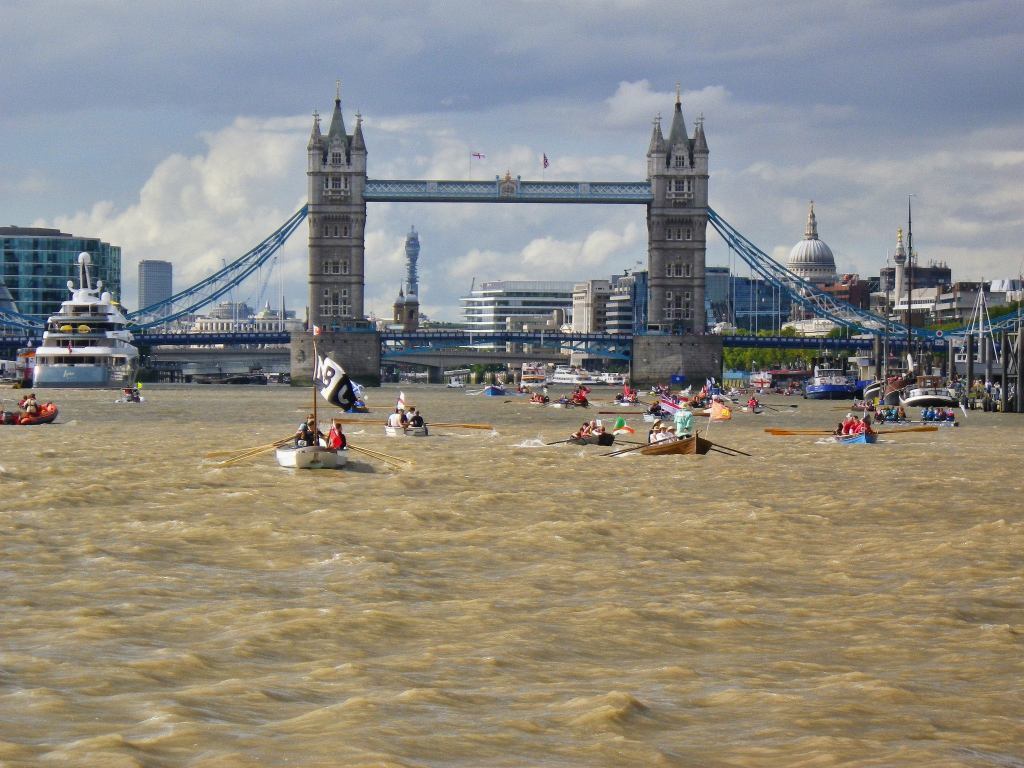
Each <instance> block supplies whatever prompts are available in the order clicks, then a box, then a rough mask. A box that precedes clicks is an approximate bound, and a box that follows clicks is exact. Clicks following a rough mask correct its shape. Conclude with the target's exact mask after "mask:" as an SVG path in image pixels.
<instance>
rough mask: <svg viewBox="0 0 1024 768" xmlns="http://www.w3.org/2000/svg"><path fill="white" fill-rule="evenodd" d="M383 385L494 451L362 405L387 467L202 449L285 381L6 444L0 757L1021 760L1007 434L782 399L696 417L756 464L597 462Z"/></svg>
mask: <svg viewBox="0 0 1024 768" xmlns="http://www.w3.org/2000/svg"><path fill="white" fill-rule="evenodd" d="M403 388H404V389H405V391H406V394H407V396H408V399H409V400H413V401H415V403H416V405H418V406H420V407H421V409H422V410H423V411H424V413H425V415H426V417H427V419H428V421H458V422H487V423H491V424H493V425H494V427H495V431H494V432H493V433H492V432H489V431H485V430H484V431H470V430H449V429H444V430H442V429H435V430H434V431H435V432H436V433H437V434H436V435H435V436H433V437H431V438H429V439H427V440H415V439H404V440H400V439H391V440H389V439H387V438H385V437H383V435H382V434H380V432H382V430H381V429H380V428H379V427H378V426H376V424H377V423H380V422H381V421H382V420H383V418H384V416H385V415H386V413H387V410H388V406H389V405H390V404H391V403H392V402H393V399H394V395H395V392H396V390H397V388H384V389H382V390H379V391H378V390H374V391H372V392H371V405H375V406H378V407H379V408H380V410H379V411H378V414H379V419H377V421H376V422H375V423H374V426H367V427H365V428H362V427H359V426H350V427H349V428H348V429H347V431H348V432H349V434H350V439H351V440H352V442H353V444H355V445H360V446H363V447H366V448H371V449H376V450H381V451H385V452H387V453H389V454H392V455H396V456H402V457H406V458H410V459H413V460H414V462H415V463H414V464H413V465H412V466H411V467H409V468H407V469H404V470H394V469H390V468H389V467H388V466H387V465H384V464H381V463H378V462H376V461H373V460H369V459H366V458H365V457H360V456H352V460H351V463H350V464H349V467H348V468H346V469H345V470H342V471H339V472H329V473H324V472H319V473H314V472H305V473H293V472H289V471H288V470H283V469H279V468H278V467H277V466H276V464H275V462H274V460H273V458H272V456H271V455H269V454H266V455H263V456H261V457H258V458H256V459H254V460H252V461H249V462H246V463H243V464H240V465H238V466H235V467H228V468H218V467H216V466H214V464H213V463H212V462H209V461H204V460H203V454H205V453H206V452H210V451H215V450H222V449H229V448H239V447H245V446H249V445H258V444H261V443H266V442H269V441H271V440H273V439H275V438H278V437H281V436H283V435H286V434H288V433H290V432H291V431H292V430H293V429H294V427H295V426H296V425H297V423H298V421H299V420H300V419H301V417H302V416H303V415H304V413H305V411H306V409H308V407H309V396H308V394H307V393H305V392H303V391H301V390H293V389H290V388H281V387H244V388H237V387H236V388H232V387H225V388H218V387H198V386H197V387H193V388H163V389H161V388H152V389H147V390H144V392H145V394H146V395H147V397H148V398H149V399H148V402H146V403H145V404H143V405H142V406H124V405H114V404H113V399H114V398H115V397H116V396H117V393H111V392H73V391H67V392H48V393H46V394H47V396H52V397H54V398H55V399H57V400H58V401H59V404H60V406H61V417H60V422H62V423H60V424H57V425H53V426H50V427H33V428H21V427H0V492H2V496H0V542H2V553H3V557H2V560H0V571H2V576H3V590H2V591H0V608H2V614H0V622H2V624H0V764H2V765H9V766H23V765H47V764H58V765H72V766H79V765H80V766H86V765H89V766H100V765H102V766H219V767H220V766H248V765H285V764H287V765H302V766H314V765H321V766H335V765H345V766H371V765H372V766H467V767H468V766H480V765H488V766H526V765H530V766H536V765H550V766H872V765H877V766H893V765H927V766H1024V720H1022V715H1024V684H1022V682H1021V681H1022V680H1024V663H1022V662H1024V654H1022V651H1024V591H1022V587H1024V582H1022V573H1024V572H1022V566H1024V556H1022V552H1024V514H1022V505H1021V495H1020V494H1021V491H1020V488H1021V484H1022V479H1021V470H1022V464H1024V463H1022V461H1021V450H1022V444H1024V419H1021V418H1020V417H1016V416H999V415H994V414H983V413H980V412H977V413H974V412H972V414H971V416H970V418H969V419H967V420H966V424H964V426H962V427H961V428H958V429H947V430H942V431H940V432H937V433H930V434H907V435H900V436H898V437H893V438H891V441H890V442H883V443H880V444H879V445H876V446H859V447H844V446H832V445H821V444H818V443H816V442H815V438H813V437H786V438H780V437H771V436H769V435H767V434H765V433H764V432H763V431H762V430H763V428H764V427H766V426H793V427H816V426H827V425H831V424H834V422H835V421H836V420H837V419H838V418H839V417H840V416H841V415H842V414H840V413H838V412H837V411H835V410H833V408H834V405H833V404H831V403H810V402H807V401H803V400H797V401H793V400H784V399H781V398H779V399H778V400H777V401H773V402H775V403H776V404H778V405H781V406H786V405H788V404H792V403H794V402H795V403H797V404H798V405H799V407H798V408H795V409H792V408H788V407H783V409H782V410H781V411H777V412H770V413H766V414H764V415H761V416H752V415H746V414H737V415H736V418H735V419H734V421H733V422H732V423H728V424H715V425H713V426H712V428H711V432H710V437H711V438H712V439H713V440H716V441H718V442H721V443H722V444H725V445H728V446H732V447H736V448H740V449H742V450H744V451H748V452H750V453H752V454H753V457H752V458H749V459H748V458H743V457H740V458H728V457H726V456H723V455H720V454H710V455H708V456H706V457H672V456H668V457H651V458H647V457H640V456H632V455H627V456H623V457H620V458H600V457H599V456H598V454H600V453H601V452H602V451H603V449H600V448H598V447H596V446H594V447H586V448H581V447H567V446H561V445H560V446H551V447H544V446H543V445H542V443H543V442H545V441H553V440H557V439H560V438H562V437H564V436H566V435H567V434H568V432H569V431H570V429H571V428H572V427H574V426H575V425H576V424H577V422H578V421H579V420H580V418H581V417H582V416H583V413H582V412H580V411H562V410H555V409H537V408H534V407H530V406H527V405H526V404H525V403H523V402H521V400H511V401H509V402H506V401H505V400H504V399H501V398H497V399H495V398H485V397H479V396H478V397H470V396H467V395H465V394H463V393H462V392H460V391H454V390H445V389H441V388H427V387H420V388H417V387H409V386H403ZM12 394H13V393H12ZM595 394H600V393H598V392H595ZM591 415H594V414H591ZM604 418H609V419H610V418H613V417H607V416H606V417H604ZM631 422H632V423H633V424H634V425H635V426H637V427H640V426H641V422H640V419H639V417H633V419H631Z"/></svg>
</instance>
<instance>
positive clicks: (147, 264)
mask: <svg viewBox="0 0 1024 768" xmlns="http://www.w3.org/2000/svg"><path fill="white" fill-rule="evenodd" d="M172 274H173V267H172V265H171V262H169V261H157V260H156V259H143V260H142V261H140V262H139V306H138V309H140V310H142V309H146V308H147V307H151V306H153V305H154V304H158V303H159V302H161V301H166V300H167V299H169V298H171V296H172V295H173V293H174V290H173V288H172V282H173V278H172ZM169 311H170V307H164V308H162V309H161V310H160V314H161V315H166V314H167V313H168V312H169Z"/></svg>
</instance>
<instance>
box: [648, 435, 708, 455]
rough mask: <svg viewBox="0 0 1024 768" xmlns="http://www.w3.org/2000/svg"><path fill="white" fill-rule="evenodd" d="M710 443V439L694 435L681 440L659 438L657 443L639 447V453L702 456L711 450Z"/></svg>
mask: <svg viewBox="0 0 1024 768" xmlns="http://www.w3.org/2000/svg"><path fill="white" fill-rule="evenodd" d="M712 445H713V443H712V442H711V441H710V440H705V439H704V438H703V437H697V436H696V435H694V436H693V437H687V438H683V439H682V440H661V441H660V442H657V443H651V444H650V445H645V446H644V447H643V448H641V449H640V453H642V454H643V455H644V456H668V455H671V454H679V455H683V456H690V455H693V454H697V455H700V456H703V455H704V454H706V453H707V452H708V451H709V450H711V446H712Z"/></svg>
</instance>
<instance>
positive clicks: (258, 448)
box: [203, 437, 291, 459]
mask: <svg viewBox="0 0 1024 768" xmlns="http://www.w3.org/2000/svg"><path fill="white" fill-rule="evenodd" d="M290 439H291V438H290V437H286V438H284V440H286V441H287V440H290ZM280 444H281V441H280V440H278V441H276V442H273V443H267V444H266V445H254V446H253V447H252V448H243V449H242V450H239V449H237V448H236V449H235V450H233V451H211V452H210V453H204V454H203V458H204V459H221V458H223V457H225V456H236V455H241V454H243V453H248V452H249V451H262V450H264V449H266V448H270V447H277V446H278V445H280Z"/></svg>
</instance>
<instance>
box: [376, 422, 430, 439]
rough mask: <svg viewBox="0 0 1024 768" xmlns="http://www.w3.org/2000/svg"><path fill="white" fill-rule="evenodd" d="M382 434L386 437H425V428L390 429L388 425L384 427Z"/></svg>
mask: <svg viewBox="0 0 1024 768" xmlns="http://www.w3.org/2000/svg"><path fill="white" fill-rule="evenodd" d="M384 434H385V435H387V436H388V437H426V436H427V428H426V427H406V428H405V429H402V427H392V426H391V425H390V424H385V425H384Z"/></svg>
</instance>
